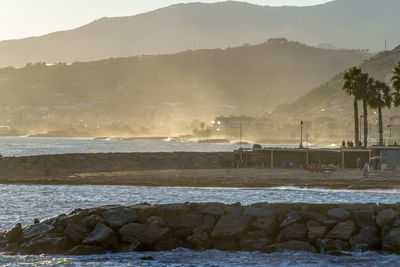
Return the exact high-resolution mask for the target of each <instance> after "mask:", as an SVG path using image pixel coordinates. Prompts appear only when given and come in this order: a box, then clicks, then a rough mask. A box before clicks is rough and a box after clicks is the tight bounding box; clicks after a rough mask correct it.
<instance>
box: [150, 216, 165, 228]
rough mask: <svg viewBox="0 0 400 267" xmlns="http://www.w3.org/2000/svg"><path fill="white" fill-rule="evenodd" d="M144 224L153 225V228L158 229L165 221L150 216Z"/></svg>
mask: <svg viewBox="0 0 400 267" xmlns="http://www.w3.org/2000/svg"><path fill="white" fill-rule="evenodd" d="M146 223H147V224H151V225H155V226H159V227H164V226H165V220H164V219H163V218H161V217H159V216H151V217H149V218H147V220H146Z"/></svg>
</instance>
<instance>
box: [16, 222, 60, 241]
mask: <svg viewBox="0 0 400 267" xmlns="http://www.w3.org/2000/svg"><path fill="white" fill-rule="evenodd" d="M54 231H55V227H54V226H52V225H48V224H44V223H39V224H34V225H31V226H28V227H26V228H24V229H23V234H22V238H21V239H22V242H25V241H27V240H30V239H32V238H35V237H37V236H42V235H45V234H47V233H50V232H54Z"/></svg>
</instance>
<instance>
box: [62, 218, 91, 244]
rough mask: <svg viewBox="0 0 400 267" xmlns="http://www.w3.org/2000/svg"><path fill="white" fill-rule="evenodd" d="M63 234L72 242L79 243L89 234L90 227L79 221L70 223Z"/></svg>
mask: <svg viewBox="0 0 400 267" xmlns="http://www.w3.org/2000/svg"><path fill="white" fill-rule="evenodd" d="M64 234H65V236H67V237H68V239H69V240H71V241H72V242H73V243H81V242H82V241H83V240H84V239H85V238H86V237H88V235H89V234H90V229H89V228H87V227H86V226H85V225H83V224H80V223H70V224H68V225H67V227H66V228H65V231H64Z"/></svg>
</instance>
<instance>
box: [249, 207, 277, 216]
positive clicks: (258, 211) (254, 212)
mask: <svg viewBox="0 0 400 267" xmlns="http://www.w3.org/2000/svg"><path fill="white" fill-rule="evenodd" d="M243 215H244V216H250V217H257V218H259V217H262V218H265V217H275V215H274V212H272V211H271V210H268V209H263V208H253V207H247V208H245V209H244V212H243Z"/></svg>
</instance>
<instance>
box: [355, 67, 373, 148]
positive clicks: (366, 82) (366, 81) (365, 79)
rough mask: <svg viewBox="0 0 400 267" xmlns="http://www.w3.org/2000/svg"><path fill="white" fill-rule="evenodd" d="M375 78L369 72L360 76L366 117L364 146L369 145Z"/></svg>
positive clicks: (360, 88)
mask: <svg viewBox="0 0 400 267" xmlns="http://www.w3.org/2000/svg"><path fill="white" fill-rule="evenodd" d="M374 83H375V80H374V78H372V77H371V78H370V77H369V76H368V73H361V74H360V75H359V76H358V85H359V90H360V92H359V93H360V97H361V100H362V103H363V119H364V147H365V148H367V147H368V101H369V98H370V91H371V90H373V88H374Z"/></svg>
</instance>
